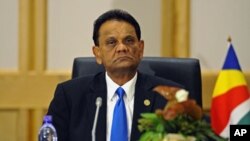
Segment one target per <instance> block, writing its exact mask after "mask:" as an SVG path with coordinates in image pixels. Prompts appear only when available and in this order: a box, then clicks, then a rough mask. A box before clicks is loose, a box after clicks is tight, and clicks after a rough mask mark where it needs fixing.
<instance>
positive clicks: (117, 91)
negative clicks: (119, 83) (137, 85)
mask: <svg viewBox="0 0 250 141" xmlns="http://www.w3.org/2000/svg"><path fill="white" fill-rule="evenodd" d="M116 93H117V95H118V96H119V98H123V95H124V94H125V91H124V89H123V88H122V87H119V88H117V90H116Z"/></svg>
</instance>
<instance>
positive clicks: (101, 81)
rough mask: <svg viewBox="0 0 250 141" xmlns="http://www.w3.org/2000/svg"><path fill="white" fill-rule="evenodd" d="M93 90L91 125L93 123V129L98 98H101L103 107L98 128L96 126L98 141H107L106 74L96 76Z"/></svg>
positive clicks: (100, 110)
mask: <svg viewBox="0 0 250 141" xmlns="http://www.w3.org/2000/svg"><path fill="white" fill-rule="evenodd" d="M91 86H92V87H91V90H92V92H93V93H92V94H91V95H92V98H91V99H90V100H91V102H89V103H90V104H89V105H91V106H90V107H89V110H90V111H89V112H90V113H91V114H90V118H89V119H90V120H91V121H90V123H92V127H93V121H94V118H95V112H96V104H95V101H96V98H97V97H101V98H102V105H101V107H100V109H99V115H98V120H97V126H96V140H97V141H106V123H107V122H106V121H107V119H106V113H107V87H106V80H105V73H101V74H99V75H96V76H95V78H94V80H93V84H92V85H91Z"/></svg>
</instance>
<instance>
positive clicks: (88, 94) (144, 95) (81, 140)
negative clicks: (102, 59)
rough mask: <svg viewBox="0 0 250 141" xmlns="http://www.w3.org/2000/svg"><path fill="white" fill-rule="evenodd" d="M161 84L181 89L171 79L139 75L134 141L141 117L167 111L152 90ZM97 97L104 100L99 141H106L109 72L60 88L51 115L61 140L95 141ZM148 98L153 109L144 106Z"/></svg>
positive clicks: (98, 135) (158, 96)
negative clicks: (93, 140) (93, 134)
mask: <svg viewBox="0 0 250 141" xmlns="http://www.w3.org/2000/svg"><path fill="white" fill-rule="evenodd" d="M159 84H164V85H170V86H180V85H179V84H177V83H175V82H172V81H170V80H165V79H162V78H159V77H155V76H150V75H145V74H141V73H138V77H137V81H136V87H135V97H134V113H133V121H132V131H131V141H137V140H138V139H139V137H140V132H139V131H138V128H137V122H138V119H139V118H140V114H141V113H144V112H154V111H155V109H158V108H163V107H164V106H165V104H166V100H165V99H164V98H163V97H162V96H160V95H159V94H157V93H155V92H153V91H152V88H154V87H155V86H157V85H159ZM97 97H102V99H103V104H102V106H101V108H100V111H99V116H98V120H97V127H96V141H106V121H107V119H106V112H107V86H106V80H105V73H99V74H97V75H95V76H86V77H81V78H76V79H72V80H69V81H67V82H63V83H61V84H59V85H58V86H57V88H56V91H55V95H54V98H53V100H52V101H51V103H50V106H49V110H48V114H49V115H52V117H53V124H54V126H55V128H56V130H57V134H58V141H91V130H92V126H93V121H94V116H95V110H96V105H95V101H96V98H97ZM145 99H148V100H149V101H150V105H149V106H146V105H144V100H145Z"/></svg>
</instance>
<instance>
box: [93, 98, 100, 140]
mask: <svg viewBox="0 0 250 141" xmlns="http://www.w3.org/2000/svg"><path fill="white" fill-rule="evenodd" d="M95 105H96V111H95V119H94V124H93V128H92V141H95V131H96V123H97V117H98V114H99V109H100V107H101V106H102V98H101V97H97V98H96V100H95Z"/></svg>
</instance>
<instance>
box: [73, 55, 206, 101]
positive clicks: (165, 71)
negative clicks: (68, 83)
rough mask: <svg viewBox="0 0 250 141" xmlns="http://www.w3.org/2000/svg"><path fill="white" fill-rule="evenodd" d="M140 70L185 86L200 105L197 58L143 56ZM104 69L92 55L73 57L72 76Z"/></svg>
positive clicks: (199, 78)
mask: <svg viewBox="0 0 250 141" xmlns="http://www.w3.org/2000/svg"><path fill="white" fill-rule="evenodd" d="M138 69H139V71H140V72H143V73H147V74H150V75H156V76H159V77H163V78H165V79H170V80H172V81H175V82H177V83H179V84H182V85H183V86H185V88H186V89H187V90H188V91H189V93H190V95H189V96H190V97H191V98H193V99H195V100H196V102H197V103H198V104H199V105H200V106H202V89H201V70H200V63H199V60H198V59H195V58H167V57H144V58H143V59H142V61H141V63H140V65H139V67H138ZM101 71H104V68H103V66H102V65H98V64H97V63H96V61H95V58H94V57H77V58H75V59H74V64H73V71H72V78H76V77H79V76H84V75H89V74H95V73H98V72H101Z"/></svg>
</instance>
